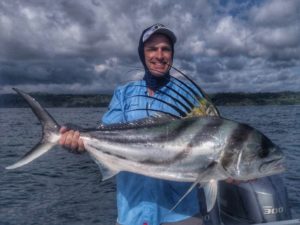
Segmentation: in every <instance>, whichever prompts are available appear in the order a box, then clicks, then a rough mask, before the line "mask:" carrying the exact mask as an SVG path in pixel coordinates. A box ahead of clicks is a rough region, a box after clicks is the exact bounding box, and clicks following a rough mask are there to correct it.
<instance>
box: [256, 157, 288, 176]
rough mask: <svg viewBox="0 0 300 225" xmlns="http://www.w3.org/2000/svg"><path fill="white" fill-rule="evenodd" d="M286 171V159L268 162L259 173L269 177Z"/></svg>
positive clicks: (261, 167)
mask: <svg viewBox="0 0 300 225" xmlns="http://www.w3.org/2000/svg"><path fill="white" fill-rule="evenodd" d="M285 170H286V168H285V159H284V158H278V159H273V160H270V161H268V162H265V163H263V164H262V165H261V166H260V168H259V172H261V173H264V174H267V175H272V174H277V173H282V172H284V171H285Z"/></svg>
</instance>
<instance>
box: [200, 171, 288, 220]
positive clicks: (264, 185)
mask: <svg viewBox="0 0 300 225" xmlns="http://www.w3.org/2000/svg"><path fill="white" fill-rule="evenodd" d="M218 206H219V207H216V206H215V207H214V208H213V210H212V211H211V212H210V213H208V214H203V218H204V223H205V225H220V224H224V225H238V224H239V225H241V224H243V225H248V224H256V223H267V222H274V221H281V220H289V219H291V211H290V208H289V206H288V197H287V192H286V188H285V186H284V184H283V181H282V179H281V178H280V177H279V176H278V175H275V176H269V177H264V178H260V179H257V180H255V181H249V182H242V183H240V184H239V185H235V184H229V183H226V182H224V181H221V182H219V196H218ZM217 215H219V216H218V217H219V219H218V221H217V220H216V219H215V218H214V217H216V216H217Z"/></svg>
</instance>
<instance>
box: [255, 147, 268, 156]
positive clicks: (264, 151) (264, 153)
mask: <svg viewBox="0 0 300 225" xmlns="http://www.w3.org/2000/svg"><path fill="white" fill-rule="evenodd" d="M269 152H270V151H269V149H267V148H261V149H259V151H258V156H259V157H260V158H265V157H267V156H268V155H269Z"/></svg>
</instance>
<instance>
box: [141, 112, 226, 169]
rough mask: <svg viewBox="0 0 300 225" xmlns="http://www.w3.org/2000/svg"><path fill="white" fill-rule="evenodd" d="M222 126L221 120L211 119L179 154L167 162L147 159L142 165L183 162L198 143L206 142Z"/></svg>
mask: <svg viewBox="0 0 300 225" xmlns="http://www.w3.org/2000/svg"><path fill="white" fill-rule="evenodd" d="M222 125H223V120H221V119H219V118H218V117H211V120H210V121H209V122H208V123H206V124H204V125H203V126H202V127H201V129H200V130H199V131H198V132H197V133H196V134H195V136H194V137H193V138H192V140H191V141H190V142H189V143H188V144H187V146H186V147H185V148H184V149H183V150H182V151H181V152H179V153H178V154H177V155H175V156H174V157H173V158H171V159H168V160H153V159H148V160H144V161H142V163H144V164H154V165H160V164H173V163H176V162H177V161H180V160H183V159H185V158H186V157H187V156H188V155H189V154H190V152H191V150H192V148H193V147H194V146H196V145H198V143H199V142H203V141H207V140H208V139H207V137H214V136H215V134H216V133H217V132H218V131H219V130H220V128H221V126H222ZM199 128H200V127H199ZM206 134H207V135H206Z"/></svg>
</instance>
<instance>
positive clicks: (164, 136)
mask: <svg viewBox="0 0 300 225" xmlns="http://www.w3.org/2000/svg"><path fill="white" fill-rule="evenodd" d="M197 122H198V121H197V119H186V120H174V121H172V122H170V125H166V124H165V123H164V124H162V127H165V129H162V130H161V131H160V132H159V134H158V135H153V136H149V135H148V138H147V137H146V138H144V137H142V138H140V139H138V137H137V136H135V139H128V138H126V137H127V136H125V137H124V138H122V137H120V135H119V133H118V132H117V131H116V132H107V133H103V135H101V137H97V139H99V140H104V141H109V142H115V143H126V144H145V143H162V142H167V141H168V140H170V141H173V140H175V139H176V138H177V137H179V136H180V135H181V134H182V133H183V132H185V131H186V130H187V129H189V127H190V126H193V124H194V123H197ZM172 123H177V124H176V126H175V125H172ZM153 126H156V127H157V128H158V127H159V126H157V125H155V124H153ZM173 126H174V127H173ZM148 128H149V129H151V126H148V125H145V126H144V127H139V128H138V129H148ZM131 129H132V128H131ZM131 129H130V130H131ZM158 129H159V128H158ZM130 130H128V132H130ZM133 130H135V129H133ZM166 131H168V132H166ZM135 132H136V131H135ZM141 132H142V133H145V136H147V134H146V133H147V131H143V130H141ZM122 133H123V132H122ZM128 136H130V134H129V135H128Z"/></svg>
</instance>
